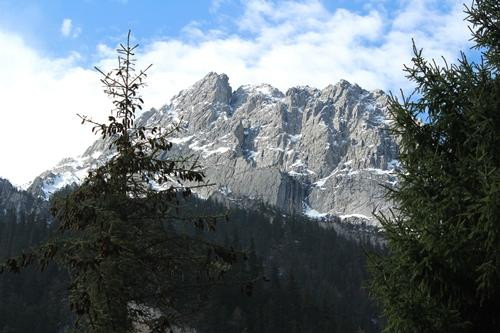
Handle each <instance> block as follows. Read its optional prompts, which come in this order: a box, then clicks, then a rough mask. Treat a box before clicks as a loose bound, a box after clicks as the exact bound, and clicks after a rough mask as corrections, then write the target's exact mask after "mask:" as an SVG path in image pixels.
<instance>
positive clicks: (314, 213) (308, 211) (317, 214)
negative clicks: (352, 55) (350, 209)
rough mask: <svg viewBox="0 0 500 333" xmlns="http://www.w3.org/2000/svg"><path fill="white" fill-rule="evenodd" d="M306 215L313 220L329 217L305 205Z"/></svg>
mask: <svg viewBox="0 0 500 333" xmlns="http://www.w3.org/2000/svg"><path fill="white" fill-rule="evenodd" d="M304 215H306V216H307V217H310V218H312V219H321V218H323V217H325V216H327V215H328V214H327V213H320V212H318V211H317V210H315V209H312V208H311V207H310V206H309V205H308V204H306V203H304Z"/></svg>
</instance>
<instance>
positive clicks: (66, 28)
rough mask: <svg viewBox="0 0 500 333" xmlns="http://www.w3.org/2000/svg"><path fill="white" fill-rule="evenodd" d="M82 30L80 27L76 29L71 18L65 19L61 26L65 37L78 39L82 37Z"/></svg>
mask: <svg viewBox="0 0 500 333" xmlns="http://www.w3.org/2000/svg"><path fill="white" fill-rule="evenodd" d="M81 32H82V29H81V28H80V27H74V26H73V21H72V20H71V19H69V18H65V19H64V20H63V21H62V24H61V35H63V36H64V37H72V38H76V37H78V36H79V35H80V33H81Z"/></svg>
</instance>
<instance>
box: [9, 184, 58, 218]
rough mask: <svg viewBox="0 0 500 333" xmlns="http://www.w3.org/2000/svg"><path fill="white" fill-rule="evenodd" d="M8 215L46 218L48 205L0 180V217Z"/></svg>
mask: <svg viewBox="0 0 500 333" xmlns="http://www.w3.org/2000/svg"><path fill="white" fill-rule="evenodd" d="M8 213H12V214H14V215H16V216H21V215H36V216H38V217H41V215H43V217H48V215H49V214H48V203H47V201H45V200H42V199H41V198H38V197H36V196H34V195H32V194H31V193H29V192H26V191H23V190H20V189H18V188H16V187H14V186H13V185H12V184H11V183H10V182H9V181H8V180H6V179H3V178H0V217H2V216H5V215H7V214H8Z"/></svg>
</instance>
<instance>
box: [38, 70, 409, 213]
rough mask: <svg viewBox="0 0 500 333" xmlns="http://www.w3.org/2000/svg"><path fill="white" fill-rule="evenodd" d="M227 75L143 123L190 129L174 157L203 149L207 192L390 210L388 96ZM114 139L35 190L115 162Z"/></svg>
mask: <svg viewBox="0 0 500 333" xmlns="http://www.w3.org/2000/svg"><path fill="white" fill-rule="evenodd" d="M228 81H229V79H228V77H227V76H226V75H225V74H220V75H219V74H217V73H209V74H208V75H206V76H205V77H204V78H203V79H201V80H200V81H198V82H196V83H195V84H194V85H193V86H192V87H190V88H188V89H186V90H183V91H181V92H179V93H178V94H177V95H176V96H174V97H173V98H172V99H171V102H170V103H169V104H168V105H165V106H163V107H161V108H160V109H158V110H156V109H152V110H150V111H148V112H145V113H144V114H142V116H141V117H140V118H138V120H137V124H138V125H148V126H152V125H155V126H157V125H160V126H171V124H172V123H178V122H179V121H181V120H182V131H181V132H180V133H176V134H175V137H172V138H171V139H170V141H171V142H172V143H173V144H174V145H173V149H172V151H171V152H169V154H181V155H186V154H195V155H198V156H200V162H201V164H202V165H204V167H205V172H206V174H207V177H208V179H209V180H210V182H211V183H215V184H217V185H216V186H212V187H210V188H205V189H202V190H201V191H200V193H199V194H200V195H201V196H203V197H209V196H211V195H215V194H217V193H218V194H220V193H222V194H224V195H225V196H227V197H228V198H230V199H231V200H240V199H241V200H244V199H248V198H253V199H254V200H260V201H262V202H265V203H267V204H270V205H273V206H276V207H278V208H280V209H283V210H285V211H288V212H294V213H305V214H306V215H309V216H311V217H315V218H324V217H325V216H328V215H329V214H330V215H333V216H337V217H340V218H341V219H342V220H344V221H348V222H355V223H357V222H359V221H363V222H367V223H374V220H373V217H372V215H371V213H372V211H373V210H380V209H381V210H385V209H387V208H388V207H389V206H390V203H389V202H388V201H387V200H386V199H385V198H384V193H385V189H384V188H383V187H382V186H380V185H381V184H383V185H387V186H395V185H396V184H397V178H396V173H395V170H396V169H397V168H398V167H399V163H398V161H397V142H396V140H395V138H394V137H392V136H391V135H390V134H389V132H388V131H387V130H388V127H389V123H390V116H389V114H388V112H387V106H388V97H387V95H385V94H384V93H383V92H382V91H381V90H375V91H371V92H369V91H366V90H363V89H362V88H361V87H359V86H358V85H355V84H350V83H349V82H347V81H345V80H341V81H340V82H339V83H337V84H335V85H329V86H327V87H326V88H324V89H322V90H319V89H316V88H311V87H308V86H305V87H294V88H290V89H288V90H287V91H286V92H285V93H283V92H281V91H279V90H278V89H276V88H274V87H272V86H270V85H268V84H261V85H245V86H241V87H239V88H238V89H236V90H235V91H233V90H232V88H231V86H230V85H229V82H228ZM107 146H108V143H106V142H103V141H102V140H97V141H96V142H95V143H94V144H93V145H92V146H91V147H89V148H88V149H87V150H86V151H85V153H84V154H83V155H82V156H81V157H79V158H77V159H65V160H63V161H61V163H59V164H58V165H57V166H56V167H55V168H53V169H51V170H49V171H47V172H45V173H44V174H42V175H40V176H39V177H37V178H36V179H35V180H34V181H33V183H32V184H31V186H30V191H31V192H32V193H35V194H37V195H38V196H40V197H43V198H47V197H48V196H50V194H51V193H53V192H54V191H55V190H56V189H58V188H61V187H63V186H65V185H68V184H71V183H79V182H80V181H81V180H82V179H83V177H84V176H85V174H86V172H87V171H88V170H89V168H92V167H95V166H96V165H98V163H102V162H103V161H105V159H106V156H108V155H107V154H109V151H108V150H107Z"/></svg>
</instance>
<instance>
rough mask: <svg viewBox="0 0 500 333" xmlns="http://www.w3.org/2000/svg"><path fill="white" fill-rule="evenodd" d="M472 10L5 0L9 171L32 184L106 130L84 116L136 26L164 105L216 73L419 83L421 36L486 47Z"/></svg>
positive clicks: (157, 102) (150, 94)
mask: <svg viewBox="0 0 500 333" xmlns="http://www.w3.org/2000/svg"><path fill="white" fill-rule="evenodd" d="M464 18H465V14H464V13H463V5H462V3H461V1H459V0H363V1H361V0H323V1H321V0H290V1H265V0H246V1H244V0H196V1H195V0H190V1H188V0H184V1H166V0H165V1H153V0H142V1H139V0H80V1H78V0H72V1H68V0H51V1H49V0H45V1H42V0H38V1H29V0H0V43H1V45H2V52H0V91H1V92H2V94H4V96H6V97H8V98H2V100H3V105H2V122H0V154H1V155H2V161H4V158H5V157H6V158H8V159H9V163H1V165H0V177H7V178H9V179H10V180H12V181H14V182H15V183H17V184H22V183H24V182H27V181H29V180H31V179H32V178H33V177H35V176H36V175H37V174H38V173H40V172H42V171H44V170H46V169H47V168H50V167H51V166H53V165H54V164H55V163H57V161H58V160H60V159H61V158H63V157H65V156H76V155H78V154H80V153H81V152H82V151H83V150H84V148H85V146H86V145H88V144H89V143H90V142H91V141H92V140H94V139H95V137H93V136H92V135H91V134H90V133H89V132H90V131H88V128H83V126H80V124H79V122H78V119H77V118H76V116H75V114H76V113H83V114H88V115H90V116H92V117H95V118H101V119H102V118H104V117H105V116H106V115H107V113H108V110H109V101H108V100H107V99H106V98H105V96H104V95H103V94H102V93H101V87H100V85H99V83H98V76H97V75H96V73H95V71H94V70H93V66H94V65H98V66H100V67H102V68H103V69H106V68H110V67H111V66H113V65H114V61H115V55H114V51H113V50H114V49H115V48H116V45H117V43H119V42H121V41H123V40H124V38H125V36H126V34H127V31H128V29H131V30H132V33H133V36H134V38H135V41H137V42H139V43H140V44H141V48H140V51H139V54H138V58H139V66H142V67H144V66H146V65H148V64H149V63H152V64H153V67H152V69H151V72H150V77H149V86H148V87H147V88H146V89H145V90H144V91H143V95H144V99H145V101H146V107H153V106H154V107H160V106H162V105H163V104H165V103H168V101H169V100H170V98H171V97H172V96H173V95H174V94H175V93H177V92H178V91H179V90H181V89H184V88H187V87H188V86H189V85H191V84H192V83H194V82H195V81H197V80H199V79H200V78H202V77H203V76H204V75H205V74H207V73H208V72H210V71H216V72H219V73H222V72H223V73H226V74H228V76H229V78H230V84H231V85H232V87H233V88H234V89H235V88H237V87H238V86H239V85H242V84H257V83H262V82H265V83H270V84H272V85H274V86H275V87H277V88H279V89H281V90H286V89H287V88H289V87H292V86H296V85H310V86H315V87H318V88H323V87H325V86H326V85H328V84H334V83H336V82H338V81H339V80H340V79H347V80H348V81H350V82H353V83H358V84H359V85H360V86H361V87H363V88H365V89H368V90H372V89H376V88H380V89H383V90H386V91H389V90H392V91H396V92H397V91H398V90H399V88H403V89H404V90H405V91H409V90H410V89H411V88H412V87H411V84H410V83H408V81H407V80H406V79H405V78H404V73H403V72H402V67H403V64H409V63H410V59H411V56H412V53H411V39H412V38H414V39H415V40H416V42H417V45H418V46H419V47H422V48H423V49H424V55H426V56H427V57H429V58H437V59H439V58H440V57H441V56H444V57H445V58H446V59H447V60H448V61H449V62H453V61H454V60H455V59H456V58H457V57H458V56H459V52H460V50H463V51H465V52H466V53H467V54H468V55H470V56H473V57H477V55H475V53H474V52H471V51H470V50H469V47H470V46H471V42H470V41H468V39H469V37H470V36H469V31H468V29H467V25H466V23H465V22H464V21H463V19H464ZM18 128H23V129H24V130H25V133H24V134H21V133H19V132H17V130H18ZM61 137H64V138H65V140H61V139H60V138H61ZM33 138H36V140H33ZM4 156H5V157H4ZM34 161H36V162H34Z"/></svg>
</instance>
